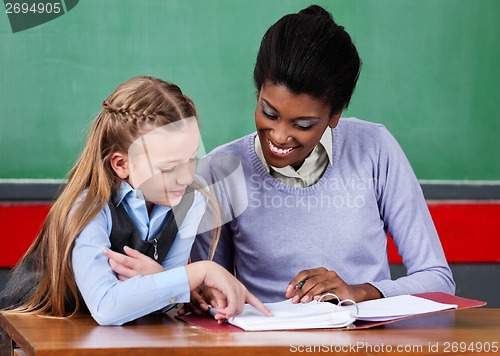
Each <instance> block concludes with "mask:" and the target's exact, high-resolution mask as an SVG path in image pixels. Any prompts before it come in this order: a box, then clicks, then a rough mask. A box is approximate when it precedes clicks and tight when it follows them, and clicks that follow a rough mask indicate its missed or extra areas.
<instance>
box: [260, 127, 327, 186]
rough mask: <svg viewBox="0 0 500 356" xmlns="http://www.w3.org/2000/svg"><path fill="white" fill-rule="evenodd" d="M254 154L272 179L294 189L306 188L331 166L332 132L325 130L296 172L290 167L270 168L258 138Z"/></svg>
mask: <svg viewBox="0 0 500 356" xmlns="http://www.w3.org/2000/svg"><path fill="white" fill-rule="evenodd" d="M255 153H256V154H257V157H258V158H259V160H260V162H261V163H262V165H263V166H264V167H265V168H266V170H267V171H268V172H269V174H271V175H272V176H273V177H274V178H276V179H277V180H279V181H280V182H283V183H285V184H287V185H289V186H292V187H295V188H306V187H309V186H311V185H313V184H314V183H316V182H317V181H318V180H319V179H320V178H321V176H322V175H323V173H324V172H325V169H326V167H327V166H328V164H332V130H331V129H330V128H327V129H326V130H325V132H324V133H323V136H321V139H320V140H319V143H318V144H317V145H316V147H315V148H314V149H313V150H312V151H311V153H310V154H309V156H308V157H307V158H306V159H305V161H304V163H302V166H300V168H299V169H298V170H295V169H294V168H293V167H291V166H285V167H283V168H277V167H273V166H270V165H269V164H268V163H267V161H266V159H265V158H264V153H263V152H262V146H261V145H260V140H259V136H258V135H256V136H255Z"/></svg>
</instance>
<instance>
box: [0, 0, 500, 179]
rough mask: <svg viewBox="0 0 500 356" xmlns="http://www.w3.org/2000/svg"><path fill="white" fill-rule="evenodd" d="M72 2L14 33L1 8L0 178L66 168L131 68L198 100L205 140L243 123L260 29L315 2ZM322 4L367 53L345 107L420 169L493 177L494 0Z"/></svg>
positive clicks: (447, 175)
mask: <svg viewBox="0 0 500 356" xmlns="http://www.w3.org/2000/svg"><path fill="white" fill-rule="evenodd" d="M6 2H7V0H6V1H5V3H6ZM71 2H72V4H73V5H71V6H72V9H71V11H68V12H67V13H65V14H64V15H62V16H59V17H57V18H55V19H54V20H52V21H49V22H46V23H44V24H42V25H39V26H36V27H33V28H30V29H26V30H24V31H19V32H16V33H13V32H12V29H11V26H10V23H9V18H8V16H7V14H5V12H4V11H2V14H0V68H1V72H0V73H1V74H0V76H1V81H0V83H1V85H0V98H1V99H0V100H1V102H0V103H1V106H0V167H1V168H0V179H6V178H8V179H10V178H28V179H39V178H56V179H57V178H63V177H64V176H65V174H66V173H67V171H68V170H69V169H70V168H71V166H72V164H73V162H74V161H75V160H76V158H77V156H78V155H79V152H80V150H81V149H82V146H83V143H84V141H85V136H86V131H87V128H88V126H89V124H90V122H91V121H92V119H93V118H94V117H95V115H96V114H97V113H98V112H99V110H100V103H101V102H102V100H103V99H104V98H105V97H106V96H107V95H109V94H110V93H111V91H113V89H114V88H115V87H116V86H117V85H118V84H119V83H121V82H123V81H124V80H126V79H128V78H129V77H132V76H136V75H153V76H158V77H161V78H163V79H165V80H169V81H173V82H175V83H177V84H179V85H180V86H181V88H183V90H184V91H185V92H186V93H187V94H188V95H189V96H191V97H192V98H193V99H194V101H195V103H196V104H197V107H198V111H199V113H200V119H201V123H202V137H203V142H204V144H205V148H206V149H207V150H209V149H212V148H214V147H215V146H217V145H219V144H222V143H225V142H228V141H230V140H233V139H236V138H238V137H240V136H242V135H244V134H246V133H249V132H251V131H252V130H253V129H254V122H253V111H254V106H255V88H254V87H253V85H252V72H253V65H254V62H255V56H256V53H257V49H258V46H259V43H260V39H261V38H262V35H263V34H264V32H265V30H266V29H267V28H268V27H269V26H270V25H271V24H272V23H274V22H275V21H276V20H277V19H279V18H280V17H281V16H283V15H284V14H286V13H289V12H296V11H298V10H300V9H301V8H303V7H305V6H307V5H309V4H310V2H308V1H296V0H294V1H291V0H287V1H284V0H274V1H269V0H253V1H241V0H224V1H222V0H212V1H206V0H194V1H189V0H168V1H157V0H142V1H140V0H106V1H102V0H82V1H80V2H75V1H74V0H72V1H71ZM316 2H317V3H318V4H320V5H323V6H325V7H326V8H327V9H328V10H329V11H331V12H332V13H333V15H334V17H335V19H336V20H337V22H339V23H340V24H342V25H344V26H345V27H346V29H347V30H348V32H349V33H351V35H352V36H353V38H354V41H355V43H356V44H357V46H358V49H359V52H360V55H361V57H362V59H363V62H364V64H363V70H362V74H361V77H360V81H359V84H358V87H357V90H356V93H355V96H354V98H353V100H352V103H351V106H350V108H349V110H348V111H346V112H345V113H344V116H356V117H359V118H362V119H365V120H369V121H374V122H381V123H384V124H385V125H386V126H387V127H388V128H389V130H390V131H391V132H392V133H393V134H394V136H395V137H396V138H397V139H398V141H399V142H400V144H401V145H402V147H403V149H404V150H405V152H406V153H407V156H408V158H409V160H410V162H411V163H412V165H413V167H414V169H415V171H416V173H417V176H418V178H419V179H437V180H500V155H499V153H500V140H498V139H497V136H498V135H499V132H500V110H499V109H498V105H499V104H498V103H500V94H499V93H500V91H499V90H498V88H497V85H498V83H500V66H499V65H498V63H500V46H499V45H498V35H499V33H500V22H499V21H498V17H499V15H500V1H498V0H474V1H471V0H418V1H417V0H377V1H375V0H337V1H334V0H329V1H319V0H318V1H316ZM75 4H76V5H75Z"/></svg>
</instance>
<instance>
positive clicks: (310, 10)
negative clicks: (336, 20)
mask: <svg viewBox="0 0 500 356" xmlns="http://www.w3.org/2000/svg"><path fill="white" fill-rule="evenodd" d="M299 14H300V15H312V16H321V17H328V18H329V19H331V20H333V18H332V14H330V13H329V12H328V11H326V10H325V9H324V8H322V7H321V6H319V5H311V6H309V7H306V8H305V9H302V10H300V11H299Z"/></svg>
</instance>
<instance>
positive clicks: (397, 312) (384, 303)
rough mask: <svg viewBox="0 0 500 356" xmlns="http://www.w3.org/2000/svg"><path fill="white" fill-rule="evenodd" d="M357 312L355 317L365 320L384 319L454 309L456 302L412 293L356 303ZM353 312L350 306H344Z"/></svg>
mask: <svg viewBox="0 0 500 356" xmlns="http://www.w3.org/2000/svg"><path fill="white" fill-rule="evenodd" d="M357 305H358V308H359V313H358V314H357V315H356V319H359V320H366V321H385V320H391V319H398V318H404V317H407V316H412V315H417V314H425V313H432V312H436V311H441V310H446V309H456V308H457V307H458V306H457V305H456V304H444V303H438V302H434V301H432V300H429V299H425V298H419V297H416V296H413V295H399V296H395V297H389V298H380V299H375V300H368V301H366V302H360V303H357ZM343 308H349V309H351V310H353V312H354V313H355V312H356V311H355V309H352V307H351V306H345V307H343Z"/></svg>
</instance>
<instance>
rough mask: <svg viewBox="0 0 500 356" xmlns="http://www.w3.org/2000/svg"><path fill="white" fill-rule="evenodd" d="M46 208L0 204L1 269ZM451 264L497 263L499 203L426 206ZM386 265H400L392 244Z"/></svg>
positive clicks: (24, 245) (32, 233)
mask: <svg viewBox="0 0 500 356" xmlns="http://www.w3.org/2000/svg"><path fill="white" fill-rule="evenodd" d="M49 209H50V205H49V204H14V203H12V204H0V231H1V234H2V248H1V249H0V267H11V266H13V265H15V264H16V263H17V261H18V260H19V258H21V256H22V255H23V254H24V252H25V251H26V250H27V249H28V247H29V245H30V244H31V243H32V242H33V240H34V239H35V237H36V235H37V234H38V232H39V230H40V228H41V226H42V222H43V219H44V218H45V216H46V215H47V213H48V211H49ZM429 210H430V212H431V215H432V218H433V220H434V224H435V225H436V229H437V231H438V233H439V236H440V238H441V243H442V245H443V249H444V251H445V254H446V258H447V260H448V262H450V263H488V262H489V263H491V262H500V219H499V217H500V203H483V202H481V203H477V202H467V203H463V202H461V203H442V202H432V203H429ZM388 252H389V261H390V262H392V263H401V258H400V257H399V256H398V253H397V250H396V248H395V247H394V245H393V243H392V241H390V242H389V247H388Z"/></svg>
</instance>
